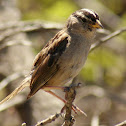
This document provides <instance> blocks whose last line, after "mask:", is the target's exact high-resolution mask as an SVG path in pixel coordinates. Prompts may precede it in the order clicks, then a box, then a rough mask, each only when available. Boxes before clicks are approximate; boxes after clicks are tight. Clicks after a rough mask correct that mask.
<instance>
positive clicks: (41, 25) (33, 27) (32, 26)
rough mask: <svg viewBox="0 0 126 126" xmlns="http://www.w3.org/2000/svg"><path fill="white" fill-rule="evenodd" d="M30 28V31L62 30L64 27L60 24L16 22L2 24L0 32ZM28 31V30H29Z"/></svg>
mask: <svg viewBox="0 0 126 126" xmlns="http://www.w3.org/2000/svg"><path fill="white" fill-rule="evenodd" d="M19 27H22V28H29V30H39V29H42V28H43V29H61V28H62V27H63V25H62V24H60V23H54V22H47V21H16V22H7V23H3V24H0V31H3V30H7V29H12V28H19ZM27 30H28V29H27Z"/></svg>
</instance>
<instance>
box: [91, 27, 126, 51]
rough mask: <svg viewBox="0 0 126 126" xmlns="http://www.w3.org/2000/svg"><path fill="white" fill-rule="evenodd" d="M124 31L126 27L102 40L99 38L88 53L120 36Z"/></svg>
mask: <svg viewBox="0 0 126 126" xmlns="http://www.w3.org/2000/svg"><path fill="white" fill-rule="evenodd" d="M125 31H126V27H124V28H121V29H119V30H117V31H115V32H113V33H111V34H109V35H107V36H105V37H103V38H101V39H100V40H99V41H98V42H96V43H95V44H93V45H92V46H91V49H90V52H91V51H93V50H94V49H96V48H97V47H99V46H100V45H101V44H103V43H105V42H106V41H108V40H110V39H112V38H114V37H116V36H117V35H120V34H121V33H123V32H125Z"/></svg>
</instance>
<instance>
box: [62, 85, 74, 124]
mask: <svg viewBox="0 0 126 126" xmlns="http://www.w3.org/2000/svg"><path fill="white" fill-rule="evenodd" d="M75 88H76V86H71V87H66V90H65V99H66V104H65V109H66V114H65V122H64V123H63V125H62V126H73V124H74V122H75V119H74V118H73V116H72V115H71V113H72V105H73V101H74V99H75V96H76V91H75Z"/></svg>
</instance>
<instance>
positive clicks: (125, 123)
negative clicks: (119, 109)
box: [115, 120, 126, 126]
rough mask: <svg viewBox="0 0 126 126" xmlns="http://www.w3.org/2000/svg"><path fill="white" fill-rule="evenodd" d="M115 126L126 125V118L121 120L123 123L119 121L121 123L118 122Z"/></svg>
mask: <svg viewBox="0 0 126 126" xmlns="http://www.w3.org/2000/svg"><path fill="white" fill-rule="evenodd" d="M115 126H126V120H125V121H123V122H121V123H119V124H117V125H115Z"/></svg>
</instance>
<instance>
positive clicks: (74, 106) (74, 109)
mask: <svg viewBox="0 0 126 126" xmlns="http://www.w3.org/2000/svg"><path fill="white" fill-rule="evenodd" d="M62 88H63V87H62ZM60 89H61V88H60ZM63 89H64V88H63ZM45 91H46V92H48V93H49V94H51V95H53V96H55V97H57V98H58V99H59V100H61V101H62V102H64V103H66V100H64V99H63V98H61V97H60V96H58V95H56V94H55V93H54V92H52V91H47V90H45ZM72 109H73V111H74V112H75V113H77V111H79V112H80V113H82V114H84V115H86V114H85V113H84V112H83V111H82V110H81V109H80V108H78V107H77V106H76V105H74V104H73V105H72ZM63 110H64V109H62V111H63Z"/></svg>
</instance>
